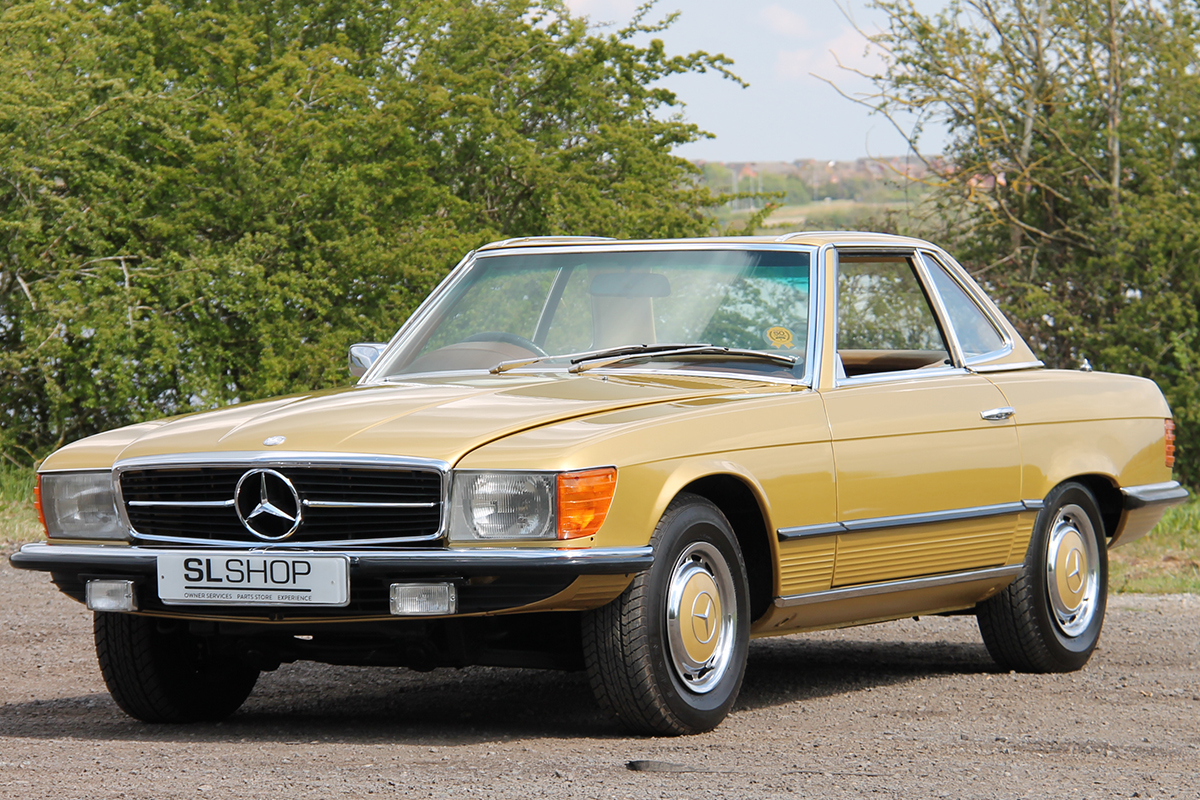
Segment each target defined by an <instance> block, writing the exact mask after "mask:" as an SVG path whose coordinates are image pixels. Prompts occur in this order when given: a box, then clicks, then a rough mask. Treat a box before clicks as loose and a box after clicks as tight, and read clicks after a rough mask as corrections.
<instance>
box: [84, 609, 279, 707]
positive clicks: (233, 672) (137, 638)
mask: <svg viewBox="0 0 1200 800" xmlns="http://www.w3.org/2000/svg"><path fill="white" fill-rule="evenodd" d="M93 631H94V633H95V638H96V658H97V660H99V662H100V672H101V673H102V674H103V675H104V682H105V683H106V684H107V685H108V691H109V693H110V694H111V695H112V697H113V700H115V701H116V703H117V705H118V706H120V707H121V710H122V711H124V712H125V713H126V714H128V715H129V716H131V717H136V718H137V719H140V720H142V721H143V722H202V721H215V720H220V719H224V718H225V717H228V716H229V715H230V714H232V713H233V712H235V711H237V710H238V708H239V707H240V706H241V705H242V703H244V702H245V700H246V698H247V697H248V696H249V695H250V690H251V689H253V688H254V684H255V682H257V681H258V670H257V669H255V668H254V667H251V666H248V665H246V664H244V663H243V662H242V661H240V660H239V659H238V658H237V657H236V656H235V655H233V654H232V653H225V652H221V650H220V649H219V648H218V647H217V644H218V642H219V640H218V639H216V638H215V637H201V636H194V635H192V634H191V633H188V631H187V628H186V627H185V626H184V625H182V624H180V623H176V622H173V621H170V620H158V619H155V618H153V617H140V616H135V615H133V614H111V613H104V612H97V613H96V615H95V618H94V620H93Z"/></svg>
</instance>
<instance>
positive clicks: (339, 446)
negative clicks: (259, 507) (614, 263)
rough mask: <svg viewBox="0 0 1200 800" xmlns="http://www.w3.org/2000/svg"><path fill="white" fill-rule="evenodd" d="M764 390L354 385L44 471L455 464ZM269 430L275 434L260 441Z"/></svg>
mask: <svg viewBox="0 0 1200 800" xmlns="http://www.w3.org/2000/svg"><path fill="white" fill-rule="evenodd" d="M762 388H764V384H762V383H760V382H758V381H750V380H739V379H733V378H731V379H724V378H710V377H700V376H686V375H679V376H674V375H672V376H645V375H630V376H611V375H609V376H599V375H567V374H564V373H551V374H539V375H520V376H515V375H500V376H486V377H472V378H470V379H465V378H461V377H460V378H458V379H457V380H455V379H450V378H441V379H422V380H413V381H407V382H403V383H399V382H395V383H388V384H380V385H370V386H356V387H351V388H345V389H337V390H329V391H322V392H312V393H306V394H300V395H294V396H291V397H284V398H278V399H274V400H265V401H261V402H254V403H244V404H240V405H235V406H230V407H228V408H223V409H219V410H216V411H209V412H205V413H200V414H193V415H189V416H185V417H179V418H175V419H172V420H165V421H159V422H152V423H145V424H142V425H134V426H130V427H128V428H122V429H120V430H116V431H111V432H109V433H106V434H99V435H97V436H93V437H89V438H87V439H83V440H81V441H79V442H76V443H74V444H72V445H68V446H67V447H65V448H63V449H62V450H60V451H58V452H57V453H55V454H54V455H52V456H51V457H50V458H49V459H47V461H46V463H45V464H44V465H43V467H42V468H43V470H53V469H87V468H100V467H107V466H109V465H111V464H113V463H114V462H116V461H120V460H126V459H131V458H143V457H158V456H167V455H171V454H178V453H230V452H248V451H255V452H264V451H280V452H283V451H292V452H295V451H307V452H337V453H366V454H380V455H398V456H412V457H418V458H430V459H437V460H440V461H445V462H447V463H449V464H454V463H455V462H457V461H458V460H459V459H460V458H462V456H463V455H465V454H466V453H468V452H470V451H471V450H473V449H475V448H477V447H480V446H482V445H485V444H487V443H489V442H492V441H495V440H497V439H500V438H502V437H505V436H508V435H511V434H513V433H517V432H520V431H525V430H529V429H531V428H536V427H540V426H543V425H549V424H553V423H556V422H561V421H563V420H568V419H574V418H578V417H583V416H588V415H591V414H599V413H605V412H611V411H616V410H620V409H625V408H632V407H636V406H643V405H650V404H656V403H678V402H679V401H683V400H692V399H696V398H701V397H705V396H709V395H729V394H731V393H735V394H736V393H742V392H746V391H753V390H759V391H761V390H762ZM775 388H779V387H775ZM272 437H276V438H277V437H283V440H282V441H280V442H278V444H276V445H273V446H267V445H265V444H264V442H265V441H266V440H267V439H270V438H272Z"/></svg>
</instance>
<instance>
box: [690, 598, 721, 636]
mask: <svg viewBox="0 0 1200 800" xmlns="http://www.w3.org/2000/svg"><path fill="white" fill-rule="evenodd" d="M712 612H713V599H712V598H711V597H709V595H708V592H701V593H700V594H699V595H697V596H696V599H695V601H693V602H692V625H693V630H694V631H695V633H696V638H697V639H699V640H700V643H701V644H708V643H709V641H711V640H712V637H713V633H715V629H714V627H713V625H712ZM697 621H698V622H699V623H700V626H701V628H696V627H695V626H696V623H697ZM701 630H703V631H704V633H703V635H702V634H701V632H700V631H701Z"/></svg>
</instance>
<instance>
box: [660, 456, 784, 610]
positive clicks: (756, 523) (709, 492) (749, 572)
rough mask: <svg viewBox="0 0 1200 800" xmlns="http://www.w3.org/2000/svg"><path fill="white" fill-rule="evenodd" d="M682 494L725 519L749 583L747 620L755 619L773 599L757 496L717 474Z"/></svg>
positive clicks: (771, 556) (769, 553)
mask: <svg viewBox="0 0 1200 800" xmlns="http://www.w3.org/2000/svg"><path fill="white" fill-rule="evenodd" d="M680 491H681V492H689V493H691V494H695V495H699V496H700V497H703V498H705V499H706V500H708V501H709V502H711V503H712V504H713V505H715V506H716V507H717V508H719V509H720V510H721V513H722V514H724V515H725V518H726V519H727V520H729V524H730V525H731V526H733V532H734V535H735V536H736V537H737V540H738V545H739V546H740V547H741V548H742V557H743V558H744V559H745V561H746V577H747V578H748V580H749V583H750V618H751V621H753V620H756V619H758V618H759V617H761V616H762V615H763V614H765V613H766V612H767V610H768V609H769V608H770V607H771V602H772V601H773V600H774V599H775V594H776V592H775V550H774V546H773V544H772V542H773V539H772V537H771V535H770V530H769V528H768V525H767V515H766V512H765V511H764V509H763V506H762V503H761V501H760V495H759V494H758V492H757V491H756V490H755V488H754V487H752V486H751V484H749V483H747V482H746V481H745V480H744V479H743V478H742V477H741V476H738V475H732V474H730V473H716V474H711V475H705V476H703V477H699V478H695V479H693V480H692V481H691V482H690V483H688V484H687V485H686V486H684V487H683V488H682V489H681V490H680Z"/></svg>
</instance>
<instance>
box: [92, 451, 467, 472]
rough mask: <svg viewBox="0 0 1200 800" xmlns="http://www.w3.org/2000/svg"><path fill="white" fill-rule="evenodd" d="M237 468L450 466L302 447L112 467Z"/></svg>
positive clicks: (128, 461) (131, 461) (146, 459)
mask: <svg viewBox="0 0 1200 800" xmlns="http://www.w3.org/2000/svg"><path fill="white" fill-rule="evenodd" d="M180 466H184V467H192V466H206V467H241V466H255V467H263V466H284V467H307V466H322V467H326V466H346V467H371V468H380V469H386V468H388V467H418V468H425V469H433V470H438V471H440V472H446V471H449V469H450V465H449V464H448V463H446V462H445V461H439V460H437V459H432V458H417V457H415V456H388V455H380V454H378V453H325V452H310V451H305V450H279V451H271V450H230V451H228V452H220V451H218V452H206V453H177V454H172V455H165V456H138V457H136V458H125V459H122V460H120V461H118V462H117V463H116V464H115V465H114V466H113V470H114V471H116V470H120V471H122V472H124V471H125V470H129V469H139V468H144V467H162V468H165V469H170V468H171V467H180Z"/></svg>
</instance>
